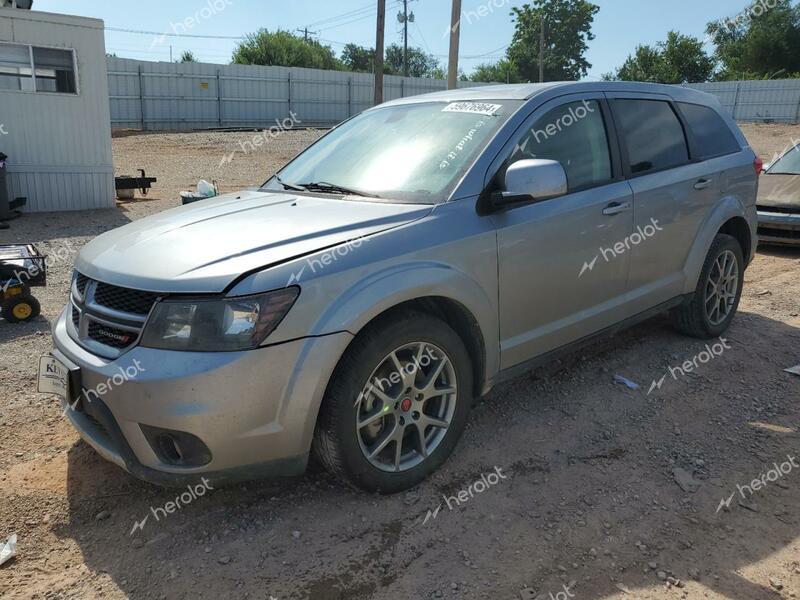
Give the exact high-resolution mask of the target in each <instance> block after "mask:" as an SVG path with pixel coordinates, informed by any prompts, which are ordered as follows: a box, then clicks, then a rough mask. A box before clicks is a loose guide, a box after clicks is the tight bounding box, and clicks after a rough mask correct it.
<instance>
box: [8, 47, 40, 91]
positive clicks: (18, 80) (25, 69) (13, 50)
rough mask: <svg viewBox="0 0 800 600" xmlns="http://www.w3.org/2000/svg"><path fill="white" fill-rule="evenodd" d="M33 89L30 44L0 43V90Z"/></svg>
mask: <svg viewBox="0 0 800 600" xmlns="http://www.w3.org/2000/svg"><path fill="white" fill-rule="evenodd" d="M3 90H17V91H23V92H32V91H33V70H32V69H31V49H30V46H20V45H16V44H0V91H3Z"/></svg>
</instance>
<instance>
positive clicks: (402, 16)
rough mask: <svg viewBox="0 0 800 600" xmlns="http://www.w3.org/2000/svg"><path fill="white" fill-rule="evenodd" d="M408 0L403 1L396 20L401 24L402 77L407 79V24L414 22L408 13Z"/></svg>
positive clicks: (412, 15) (412, 16)
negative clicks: (401, 9)
mask: <svg viewBox="0 0 800 600" xmlns="http://www.w3.org/2000/svg"><path fill="white" fill-rule="evenodd" d="M408 2H409V0H403V11H402V12H399V13H397V20H398V21H400V22H401V23H402V24H403V75H405V76H406V77H408V24H409V23H413V22H414V19H415V17H414V13H413V12H412V13H411V14H409V12H408Z"/></svg>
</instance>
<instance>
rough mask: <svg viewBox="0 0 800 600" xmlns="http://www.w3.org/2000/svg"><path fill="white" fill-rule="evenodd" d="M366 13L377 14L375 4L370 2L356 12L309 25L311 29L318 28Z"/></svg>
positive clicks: (352, 11) (348, 12) (355, 10)
mask: <svg viewBox="0 0 800 600" xmlns="http://www.w3.org/2000/svg"><path fill="white" fill-rule="evenodd" d="M365 11H366V12H373V13H374V12H376V11H377V9H376V8H375V4H374V3H373V2H370V3H369V4H367V5H366V6H363V7H362V8H356V9H354V10H350V11H347V12H345V13H342V14H340V15H336V16H334V17H328V18H326V19H320V20H319V21H314V22H313V23H309V24H308V26H309V27H317V26H319V25H323V24H325V23H329V22H332V21H339V20H341V19H346V18H349V17H352V16H354V15H356V14H358V13H364V12H365Z"/></svg>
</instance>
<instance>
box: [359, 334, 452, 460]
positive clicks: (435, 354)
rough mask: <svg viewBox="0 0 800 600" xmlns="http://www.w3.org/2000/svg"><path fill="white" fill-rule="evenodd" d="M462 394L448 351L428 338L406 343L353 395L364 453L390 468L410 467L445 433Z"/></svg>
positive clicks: (379, 365)
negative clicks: (357, 393) (431, 342)
mask: <svg viewBox="0 0 800 600" xmlns="http://www.w3.org/2000/svg"><path fill="white" fill-rule="evenodd" d="M457 400H458V389H457V384H456V372H455V369H454V368H453V363H452V361H451V360H450V358H449V357H448V356H447V354H446V353H445V352H444V351H443V350H442V349H441V348H439V347H437V346H435V345H434V344H430V343H428V342H412V343H410V344H405V345H403V346H401V347H399V348H397V349H395V350H393V351H392V352H390V353H389V354H387V355H386V356H385V357H384V358H383V359H382V360H381V361H380V363H378V366H377V367H376V368H375V369H374V370H373V372H372V374H371V375H370V377H369V378H368V379H367V382H366V384H365V385H364V387H363V389H362V391H361V393H360V394H359V395H358V397H357V398H356V401H355V407H356V410H355V415H356V423H355V426H356V433H357V435H358V442H359V445H360V447H361V451H362V453H363V455H364V457H365V458H366V459H367V460H368V461H369V462H370V464H372V465H373V466H374V467H376V468H378V469H380V470H382V471H388V472H401V471H407V470H409V469H412V468H414V467H416V466H417V465H419V464H420V463H422V462H423V461H424V460H425V459H427V458H428V457H429V456H430V455H431V454H432V453H433V452H434V450H436V448H437V447H438V446H439V444H440V443H441V442H442V440H443V439H444V437H445V435H446V434H447V430H448V429H449V427H450V425H451V423H452V420H453V415H454V413H455V407H456V402H457Z"/></svg>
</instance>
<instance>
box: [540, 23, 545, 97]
mask: <svg viewBox="0 0 800 600" xmlns="http://www.w3.org/2000/svg"><path fill="white" fill-rule="evenodd" d="M544 23H545V21H544V15H542V23H541V27H540V28H539V83H544Z"/></svg>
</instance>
